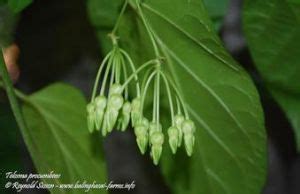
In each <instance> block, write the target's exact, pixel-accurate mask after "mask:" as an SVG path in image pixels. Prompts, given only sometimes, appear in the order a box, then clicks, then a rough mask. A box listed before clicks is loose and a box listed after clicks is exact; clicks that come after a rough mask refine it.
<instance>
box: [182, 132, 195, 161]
mask: <svg viewBox="0 0 300 194" xmlns="http://www.w3.org/2000/svg"><path fill="white" fill-rule="evenodd" d="M184 144H185V150H186V153H187V155H188V156H191V155H192V154H193V148H194V144H195V137H194V135H191V134H187V135H184Z"/></svg>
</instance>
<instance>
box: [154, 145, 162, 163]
mask: <svg viewBox="0 0 300 194" xmlns="http://www.w3.org/2000/svg"><path fill="white" fill-rule="evenodd" d="M161 153H162V146H152V147H151V156H152V159H153V163H154V164H155V165H157V164H158V162H159V159H160V156H161Z"/></svg>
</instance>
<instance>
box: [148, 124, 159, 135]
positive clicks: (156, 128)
mask: <svg viewBox="0 0 300 194" xmlns="http://www.w3.org/2000/svg"><path fill="white" fill-rule="evenodd" d="M156 131H158V132H161V131H162V127H161V124H160V123H155V122H151V123H150V124H149V135H150V136H151V135H152V134H153V133H154V132H156Z"/></svg>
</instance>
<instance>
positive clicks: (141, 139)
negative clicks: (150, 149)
mask: <svg viewBox="0 0 300 194" xmlns="http://www.w3.org/2000/svg"><path fill="white" fill-rule="evenodd" d="M134 133H135V135H136V142H137V144H138V147H139V149H140V151H141V153H142V154H144V153H145V152H146V149H147V145H148V129H147V126H145V125H143V124H138V125H136V127H135V128H134Z"/></svg>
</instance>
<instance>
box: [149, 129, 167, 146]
mask: <svg viewBox="0 0 300 194" xmlns="http://www.w3.org/2000/svg"><path fill="white" fill-rule="evenodd" d="M150 143H151V145H154V146H159V145H162V144H163V143H164V134H163V133H162V132H161V131H155V132H153V133H152V134H151V136H150Z"/></svg>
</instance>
